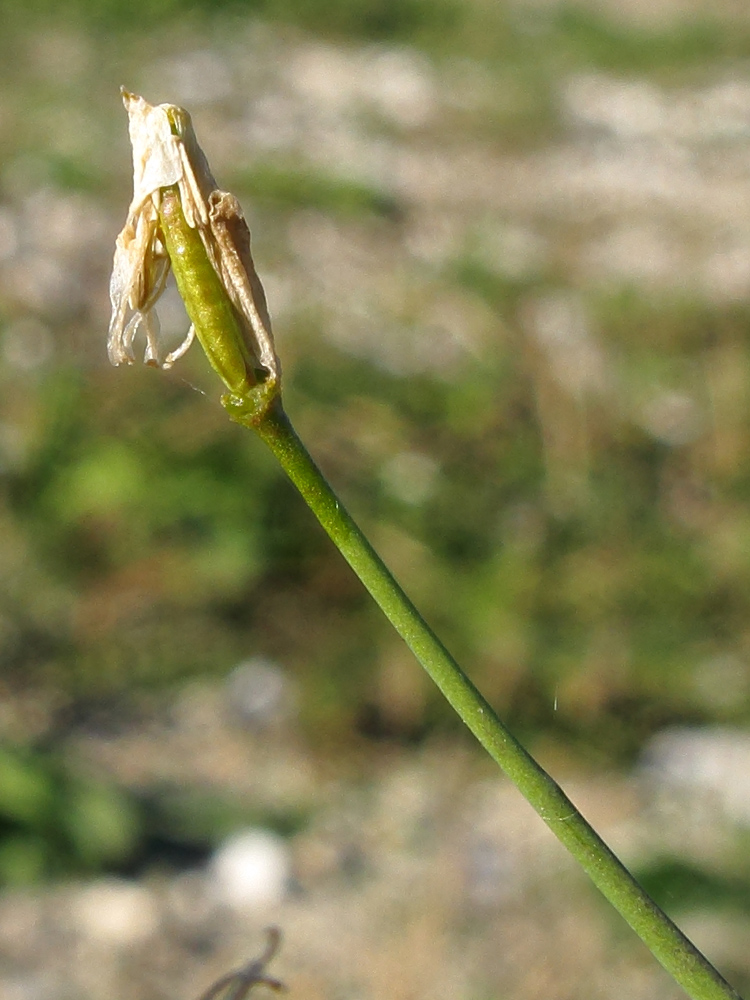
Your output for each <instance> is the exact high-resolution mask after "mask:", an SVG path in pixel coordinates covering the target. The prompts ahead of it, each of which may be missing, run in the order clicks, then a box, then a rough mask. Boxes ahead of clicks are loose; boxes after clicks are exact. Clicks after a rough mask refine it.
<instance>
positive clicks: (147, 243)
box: [108, 88, 279, 383]
mask: <svg viewBox="0 0 750 1000" xmlns="http://www.w3.org/2000/svg"><path fill="white" fill-rule="evenodd" d="M122 95H123V102H124V104H125V108H126V110H127V112H128V117H129V131H130V142H131V145H132V148H133V199H132V201H131V203H130V208H129V210H128V217H127V220H126V222H125V226H124V228H123V230H122V232H121V233H120V235H119V236H118V237H117V241H116V246H115V256H114V263H113V268H112V278H111V281H110V298H111V302H112V318H111V321H110V327H109V339H108V353H109V358H110V361H111V362H112V364H115V365H119V364H123V363H126V364H132V363H133V362H134V361H135V355H134V351H133V340H134V338H135V335H136V333H137V332H138V330H139V329H141V328H142V329H143V331H144V333H145V336H146V352H145V356H144V361H145V362H146V364H151V365H157V366H160V367H163V368H169V367H170V366H171V365H172V364H173V363H174V362H175V361H176V360H177V359H178V358H180V357H182V355H183V354H184V353H185V351H186V350H187V349H188V347H189V346H190V344H191V343H192V340H193V337H194V334H195V329H194V327H193V326H191V327H190V330H189V331H188V333H187V335H186V337H185V339H184V341H183V342H182V344H181V345H180V346H179V347H178V348H177V349H176V350H174V351H172V352H170V353H169V354H164V353H163V351H162V350H161V348H160V344H159V324H158V318H157V316H156V312H155V310H154V307H155V305H156V302H157V299H158V298H159V296H160V295H161V292H162V291H163V289H164V284H165V282H166V278H167V275H168V273H169V269H170V259H169V256H168V254H167V251H166V249H165V247H166V241H165V239H164V234H163V232H162V228H161V225H162V223H161V221H160V215H159V210H160V207H161V202H162V196H163V191H164V190H165V189H171V190H175V189H176V191H177V194H178V197H179V201H180V207H181V209H182V213H183V215H184V217H185V221H186V223H187V224H188V226H189V227H190V228H191V229H197V231H198V233H199V234H200V237H201V241H202V243H203V245H204V247H205V250H206V252H207V255H208V258H209V260H210V261H211V264H212V266H213V268H214V270H215V271H216V273H217V275H218V276H219V278H220V280H221V282H222V284H223V287H224V290H225V292H226V293H227V295H228V297H229V299H230V301H231V303H232V306H233V307H234V310H235V312H236V314H237V318H238V320H239V325H240V327H241V332H242V337H243V341H244V349H245V350H246V352H247V355H248V357H249V359H250V366H251V367H252V368H256V367H257V368H259V369H261V370H262V371H263V373H264V375H263V378H264V380H269V381H271V382H274V383H276V382H277V381H278V377H279V363H278V359H277V357H276V353H275V351H274V347H273V336H272V333H271V323H270V318H269V316H268V309H267V306H266V299H265V295H264V293H263V287H262V285H261V283H260V279H259V278H258V275H257V272H256V270H255V266H254V264H253V260H252V256H251V254H250V231H249V229H248V228H247V224H246V222H245V219H244V216H243V214H242V210H241V209H240V206H239V203H238V202H237V199H236V198H234V196H233V195H231V194H229V193H227V192H225V191H219V190H218V188H217V185H216V181H215V180H214V177H213V174H212V173H211V169H210V167H209V165H208V161H207V160H206V157H205V155H204V153H203V150H202V149H201V148H200V146H199V145H198V140H197V139H196V137H195V132H194V130H193V126H192V122H191V120H190V115H189V114H188V113H187V111H185V110H183V109H182V108H178V107H176V106H175V105H171V104H159V105H156V106H154V105H151V104H149V103H148V102H147V101H145V100H144V99H143V98H142V97H138V96H137V95H135V94H131V93H129V92H128V91H127V90H125V89H124V88H123V91H122ZM201 332H203V331H200V330H199V331H198V334H199V336H200V335H201ZM253 380H254V379H251V381H253Z"/></svg>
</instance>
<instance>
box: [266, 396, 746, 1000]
mask: <svg viewBox="0 0 750 1000" xmlns="http://www.w3.org/2000/svg"><path fill="white" fill-rule="evenodd" d="M253 423H254V427H255V430H257V432H258V433H259V434H260V436H261V437H262V438H263V440H264V441H265V443H266V444H267V445H268V447H269V448H270V449H271V451H272V452H273V453H274V455H275V456H276V457H277V458H278V460H279V462H280V463H281V465H282V466H283V468H284V471H285V472H286V473H287V475H288V476H289V478H290V479H291V480H292V482H293V483H294V485H295V486H296V487H297V489H298V490H299V492H300V493H301V494H302V497H303V499H304V500H305V502H306V503H307V505H308V506H309V507H310V509H311V510H312V512H313V513H314V514H315V516H316V517H317V518H318V520H319V521H320V523H321V524H322V525H323V527H324V528H325V530H326V531H327V532H328V534H329V535H330V537H331V539H332V541H333V543H334V544H335V545H336V547H337V548H338V549H339V551H340V552H341V554H342V555H343V556H344V558H345V559H346V561H347V562H348V563H349V565H350V566H351V567H352V569H353V570H354V572H355V573H356V574H357V576H358V577H359V578H360V580H361V581H362V583H363V584H364V585H365V587H366V588H367V590H368V591H369V592H370V594H371V595H372V597H373V598H374V599H375V601H376V602H377V603H378V605H379V606H380V608H381V609H382V610H383V612H384V613H385V615H386V617H387V618H388V620H389V621H390V622H391V624H392V625H393V627H394V628H395V629H396V631H397V632H398V633H399V635H400V636H401V637H402V638H403V639H404V641H405V642H406V644H407V645H408V646H409V648H410V649H411V651H412V652H413V653H414V655H415V656H416V658H417V659H418V660H419V662H420V663H421V664H422V666H423V667H424V669H425V670H426V671H427V673H428V674H429V675H430V677H431V678H432V679H433V680H434V682H435V683H436V684H437V686H438V687H439V688H440V690H441V691H442V692H443V694H444V695H445V697H446V698H447V699H448V701H449V702H450V704H451V705H452V706H453V708H454V709H455V710H456V712H457V713H458V715H459V716H460V717H461V719H462V720H463V721H464V723H465V724H466V725H467V726H468V728H469V729H470V730H471V731H472V733H474V735H475V736H476V738H477V739H478V740H479V742H480V743H481V744H482V746H483V747H484V748H485V750H486V751H487V752H488V753H489V755H490V756H491V757H492V758H493V760H495V761H496V762H497V764H499V765H500V767H501V768H502V769H503V771H504V772H505V773H506V774H507V776H508V777H509V778H510V780H511V781H512V782H513V783H514V784H515V785H516V787H517V788H518V789H519V790H520V792H521V794H522V795H523V796H524V798H525V799H526V800H527V801H528V802H529V803H530V804H531V805H532V806H533V807H534V809H535V810H536V811H537V812H538V813H539V815H540V816H541V818H542V819H543V820H544V822H545V823H546V824H547V826H549V828H550V829H551V830H552V832H553V833H554V834H555V836H556V837H557V838H558V839H559V840H560V841H562V843H563V844H564V845H565V847H567V849H568V850H569V851H570V853H571V854H572V855H573V857H574V858H575V859H576V861H578V863H579V864H580V865H581V867H582V868H583V869H584V871H585V872H586V873H587V874H588V875H589V877H590V878H591V880H592V882H593V883H594V885H595V886H596V887H597V888H598V889H599V890H600V891H601V892H602V893H603V895H604V896H606V898H607V899H608V900H609V901H610V903H612V905H613V906H614V907H615V908H616V909H617V910H618V911H619V912H620V914H622V916H623V917H624V918H625V920H626V921H627V922H628V924H630V926H631V927H632V928H633V930H634V931H635V932H636V934H637V935H638V936H639V937H640V938H641V940H642V941H644V942H645V944H646V945H647V946H648V948H649V949H650V951H651V952H652V953H653V955H654V956H655V957H656V958H657V959H658V960H659V962H661V964H662V965H663V966H664V968H665V969H666V970H667V972H669V973H670V974H671V975H672V976H673V977H674V978H675V980H676V981H677V982H678V983H679V984H680V985H681V986H682V987H683V988H684V989H685V991H686V992H687V994H688V995H689V996H691V997H693V998H694V1000H720V998H721V1000H729V998H732V1000H738V994H737V993H736V992H735V990H734V989H733V988H732V987H731V986H730V985H729V983H727V982H726V980H725V979H723V977H722V976H721V975H720V974H719V973H718V972H717V970H716V969H715V968H714V967H713V966H712V965H711V964H710V962H709V961H708V960H707V959H706V958H705V957H704V956H703V955H702V954H701V953H700V952H699V951H698V949H697V948H696V947H695V946H694V945H693V944H692V942H691V941H689V940H688V938H686V937H685V935H684V934H683V933H682V931H680V930H679V928H678V927H676V926H675V924H674V923H672V921H671V920H670V919H669V917H667V916H666V914H665V913H663V911H662V910H660V909H659V907H658V906H657V905H656V903H654V901H653V900H652V899H651V898H650V896H648V895H647V893H646V892H645V891H644V890H643V889H642V888H641V886H640V885H639V884H638V882H636V880H635V879H634V878H633V876H632V875H631V874H630V872H629V871H628V870H627V868H625V866H624V865H623V864H622V862H621V861H620V860H619V859H618V858H617V857H616V856H615V855H614V854H613V852H612V851H611V850H610V848H609V847H608V846H607V844H605V842H604V841H603V840H602V838H601V837H600V836H599V835H598V833H597V832H596V831H595V830H594V829H593V828H592V827H591V826H590V825H589V823H588V822H587V821H586V820H585V819H584V817H583V816H582V815H581V813H580V812H579V811H578V810H577V809H576V807H575V806H574V805H573V803H572V802H571V801H570V799H569V798H568V797H567V796H566V795H565V793H564V792H563V791H562V789H561V788H560V786H559V785H558V784H557V782H555V781H554V780H553V779H552V778H551V777H550V776H549V775H548V774H547V772H546V771H545V770H544V769H543V768H542V767H540V766H539V764H537V762H536V761H535V760H534V758H533V757H532V756H531V755H530V754H529V753H528V752H527V751H526V750H525V749H524V748H523V747H522V746H521V744H520V743H519V742H518V741H517V740H516V739H515V737H514V736H513V735H512V734H511V733H510V732H509V731H508V729H507V728H506V727H505V725H504V724H503V723H502V722H501V720H500V719H499V718H498V716H497V715H496V714H495V712H494V710H493V709H492V707H491V706H490V705H489V704H488V702H486V701H485V699H484V698H483V697H482V695H481V694H480V693H479V691H478V690H477V689H476V688H475V687H474V685H473V684H472V682H471V681H470V680H469V678H468V677H467V676H466V674H465V673H464V672H463V670H462V669H461V668H460V667H459V665H458V664H457V663H456V661H455V660H454V659H453V657H452V656H451V654H450V653H449V652H448V650H447V649H446V648H445V646H444V645H443V644H442V642H441V641H440V640H439V639H438V637H437V636H436V635H435V633H434V632H433V631H432V629H431V628H430V627H429V625H427V623H426V622H425V621H424V619H423V618H422V616H421V615H420V614H419V612H418V611H417V609H416V608H415V607H414V605H413V604H412V602H411V601H410V600H409V598H408V597H407V596H406V594H405V593H404V591H403V590H402V589H401V587H400V586H399V584H398V583H397V582H396V580H395V579H394V577H393V576H392V575H391V573H390V571H389V570H388V569H387V567H386V566H385V565H384V563H383V562H382V560H381V559H380V557H379V556H378V554H377V553H376V552H375V550H374V549H373V548H372V546H371V545H370V543H369V542H368V541H367V539H366V537H365V536H364V535H363V534H362V531H361V530H360V529H359V527H358V526H357V524H356V523H355V521H354V520H353V519H352V517H351V516H350V514H349V513H348V511H347V510H346V508H345V507H344V506H343V504H342V503H341V502H340V501H339V499H338V498H337V497H336V494H335V493H334V492H333V490H332V489H331V487H330V486H329V485H328V482H327V481H326V479H325V478H324V476H323V474H322V473H321V472H320V470H319V469H318V467H317V466H316V464H315V462H314V461H313V460H312V458H311V457H310V455H309V453H308V451H307V449H306V448H305V446H304V444H303V443H302V441H301V440H300V439H299V437H298V436H297V433H296V432H295V430H294V428H293V427H292V425H291V423H290V422H289V419H288V417H287V416H286V413H285V412H284V410H283V408H282V406H281V404H280V402H279V401H278V400H277V401H276V403H275V404H274V405H272V406H271V407H270V408H269V409H268V410H267V411H266V413H265V415H264V416H262V417H261V418H260V419H259V420H256V421H254V422H253Z"/></svg>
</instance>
